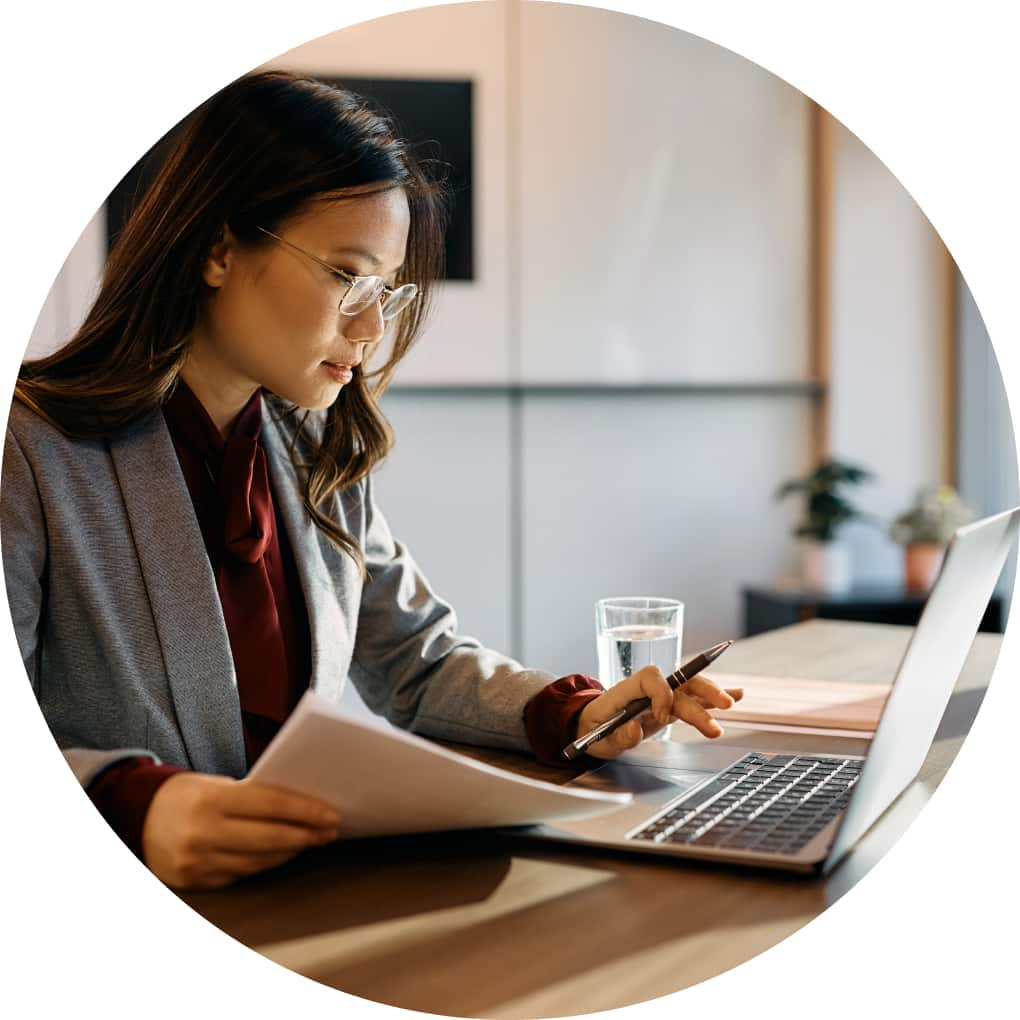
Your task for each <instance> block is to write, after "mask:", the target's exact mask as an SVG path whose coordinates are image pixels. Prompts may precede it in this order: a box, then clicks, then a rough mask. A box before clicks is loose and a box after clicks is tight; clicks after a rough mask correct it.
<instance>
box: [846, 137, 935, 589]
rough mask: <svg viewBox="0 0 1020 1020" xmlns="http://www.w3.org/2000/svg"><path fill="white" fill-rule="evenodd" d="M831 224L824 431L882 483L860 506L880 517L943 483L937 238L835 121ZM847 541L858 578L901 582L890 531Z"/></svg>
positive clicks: (869, 489)
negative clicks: (828, 383) (828, 376)
mask: <svg viewBox="0 0 1020 1020" xmlns="http://www.w3.org/2000/svg"><path fill="white" fill-rule="evenodd" d="M837 130H838V148H837V162H836V167H837V169H836V180H835V196H834V202H835V217H834V227H833V262H832V265H833V290H832V362H831V388H830V408H831V419H830V436H831V448H832V451H833V453H834V454H836V455H838V456H840V457H843V458H845V459H847V460H850V461H853V462H856V463H860V464H862V465H863V466H864V467H867V468H870V469H871V470H873V471H874V472H875V473H876V474H877V476H878V480H877V482H876V483H874V484H870V485H866V486H864V487H862V488H860V489H859V490H858V494H857V495H856V496H855V501H856V502H857V503H859V505H860V506H862V507H863V508H866V509H867V510H869V511H870V512H872V513H875V514H879V515H881V516H882V517H883V518H885V519H886V520H888V519H889V518H891V517H894V516H896V515H897V514H899V513H900V512H902V511H903V510H905V509H907V507H908V506H909V505H910V503H911V502H912V500H913V497H914V495H915V492H916V490H917V488H918V487H919V486H921V485H925V484H935V483H939V482H941V481H942V480H943V479H942V478H941V473H942V469H941V466H942V435H943V426H942V421H941V408H940V393H941V386H942V376H941V364H940V354H939V321H938V308H939V290H938V287H939V243H940V242H939V240H938V237H937V235H936V234H935V231H934V230H933V229H932V227H931V225H930V224H929V223H928V220H927V219H926V218H925V216H924V214H923V213H922V212H921V210H920V209H919V208H918V207H917V205H916V203H915V202H914V200H913V199H912V198H911V197H910V195H909V194H907V192H906V191H905V190H904V189H903V187H902V186H901V185H900V184H899V182H898V181H897V180H896V178H895V177H893V175H892V174H891V173H890V172H889V171H888V170H887V169H886V168H885V166H884V165H883V164H882V163H881V161H880V160H879V159H878V158H877V157H876V156H875V155H874V153H872V152H871V150H870V149H868V148H867V146H865V145H864V144H863V143H862V142H861V141H860V140H859V139H858V138H857V137H856V136H855V135H854V134H852V133H851V132H850V131H848V130H847V129H846V128H844V127H842V126H841V125H840V126H839V127H838V129H837ZM846 538H847V541H848V543H849V544H850V546H851V550H852V553H853V557H854V572H855V575H856V576H857V577H858V578H860V579H862V580H873V581H883V580H886V581H898V580H899V579H900V578H901V577H902V555H901V551H900V549H899V547H898V546H896V545H894V544H893V543H892V542H891V541H890V539H889V538H888V537H887V534H886V530H885V529H884V528H883V529H876V528H871V527H866V526H863V525H855V526H853V527H851V528H848V529H847V531H846Z"/></svg>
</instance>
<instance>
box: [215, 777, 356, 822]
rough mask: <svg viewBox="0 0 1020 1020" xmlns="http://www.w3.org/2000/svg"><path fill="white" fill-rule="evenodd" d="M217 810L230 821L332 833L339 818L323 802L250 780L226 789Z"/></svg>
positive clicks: (244, 780) (243, 780)
mask: <svg viewBox="0 0 1020 1020" xmlns="http://www.w3.org/2000/svg"><path fill="white" fill-rule="evenodd" d="M219 807H220V809H221V811H222V813H223V814H224V815H225V816H227V817H230V818H247V819H255V818H259V819H263V820H266V821H274V822H290V823H291V824H293V825H302V826H305V827H307V828H310V829H319V830H322V829H325V830H330V829H335V828H336V827H337V826H338V825H339V824H340V816H339V815H338V814H337V812H336V810H335V809H334V808H332V807H330V805H329V804H327V803H326V802H325V801H321V800H318V799H317V798H315V797H306V796H304V794H300V793H294V792H293V791H292V790H284V789H281V788H280V787H278V786H268V785H267V784H265V783H254V782H252V781H251V780H250V779H242V780H241V781H240V782H237V783H233V784H232V785H231V786H230V787H228V788H226V789H225V790H224V791H223V795H222V797H221V798H220V800H219Z"/></svg>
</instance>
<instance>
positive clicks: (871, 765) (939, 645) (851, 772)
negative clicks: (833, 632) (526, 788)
mask: <svg viewBox="0 0 1020 1020" xmlns="http://www.w3.org/2000/svg"><path fill="white" fill-rule="evenodd" d="M1018 527H1020V507H1017V508H1015V509H1013V510H1008V511H1006V512H1004V513H1000V514H997V515H995V516H993V517H987V518H985V519H984V520H981V521H976V522H975V523H973V524H969V525H967V526H965V527H963V528H960V529H959V530H958V531H957V532H956V534H955V535H954V537H953V540H952V541H951V542H950V544H949V548H948V550H947V551H946V557H945V560H944V562H943V565H942V569H941V571H940V573H939V576H938V579H937V581H936V583H935V585H934V586H933V588H932V591H931V593H930V595H929V596H928V599H927V602H926V603H925V607H924V611H923V613H922V614H921V618H920V620H919V622H918V625H917V628H916V629H915V631H914V633H913V635H912V636H911V639H910V643H909V644H908V646H907V650H906V653H905V654H904V656H903V659H902V661H901V662H900V665H899V668H898V670H897V673H896V677H895V680H894V681H893V685H892V689H891V691H890V694H889V698H888V700H887V701H886V704H885V706H884V708H883V711H882V716H881V719H880V720H879V725H878V728H877V730H876V731H875V735H874V738H873V739H872V742H871V744H870V747H869V749H868V753H867V756H866V757H865V758H861V757H850V756H846V755H837V756H834V757H832V758H829V757H828V756H827V755H824V754H807V755H805V754H801V755H794V754H777V753H775V752H761V753H758V752H752V751H748V750H746V749H741V748H734V747H720V746H713V745H712V744H710V743H706V744H704V745H688V744H680V743H673V742H670V741H662V742H654V741H648V742H645V743H644V744H642V745H641V746H640V747H638V748H635V749H634V750H633V751H630V752H627V753H625V754H624V755H622V756H621V757H619V758H617V759H615V760H614V761H611V762H607V763H606V764H605V765H603V766H600V767H599V768H597V769H594V770H592V771H590V772H587V773H585V774H584V775H583V776H580V777H579V778H578V779H575V780H573V782H572V783H571V784H569V785H576V786H582V787H585V788H588V789H598V790H608V791H613V792H621V791H626V792H629V793H631V794H633V797H634V799H633V801H632V802H631V803H630V804H628V805H626V806H625V807H621V808H619V809H617V810H615V811H611V812H607V813H605V814H602V815H598V816H597V817H594V818H587V819H581V820H575V821H569V822H562V823H548V824H545V825H540V826H534V827H531V828H529V829H527V830H526V832H527V834H528V835H529V836H536V837H539V838H542V839H552V840H562V841H568V842H575V843H581V844H584V845H588V846H603V847H610V848H613V849H620V850H627V851H633V852H635V853H651V854H659V855H666V856H671V857H682V858H688V859H689V858H697V859H699V860H706V861H719V862H727V863H729V864H736V865H741V864H743V865H751V866H754V867H756V868H762V867H765V868H777V869H782V870H785V871H803V872H824V873H828V872H829V871H831V870H832V869H833V868H834V867H835V866H836V865H837V864H838V863H839V861H840V860H842V858H843V857H844V856H845V855H846V854H847V853H848V852H849V850H850V849H851V848H852V847H853V846H854V845H855V844H856V843H857V841H858V840H859V839H861V837H862V836H864V834H865V833H866V832H867V831H868V830H869V829H870V828H871V826H872V825H873V824H874V822H875V821H876V820H877V819H878V818H879V816H880V815H881V814H882V813H883V812H884V811H885V810H886V808H887V807H889V805H890V804H892V802H893V801H894V800H896V798H897V797H899V795H900V794H901V793H902V792H903V790H904V789H906V787H907V786H908V785H909V784H910V783H911V781H912V780H913V779H914V777H915V776H916V775H917V772H918V770H919V769H920V767H921V764H922V763H923V761H924V759H925V756H926V755H927V753H928V750H929V748H930V746H931V743H932V740H933V739H934V736H935V732H936V730H937V728H938V725H939V722H940V720H941V718H942V714H943V712H944V711H945V709H946V705H947V704H948V702H949V698H950V696H951V694H952V691H953V687H954V686H955V684H956V681H957V678H958V677H959V675H960V671H961V670H962V668H963V665H964V662H965V660H966V658H967V654H968V652H969V650H970V647H971V644H972V643H973V641H974V636H975V634H976V633H977V629H978V625H979V624H980V622H981V617H982V615H983V614H984V612H985V609H986V608H987V606H988V601H989V599H990V598H991V595H992V592H993V590H994V588H995V584H996V581H997V580H998V577H999V575H1000V573H1001V571H1002V568H1003V565H1004V564H1005V561H1006V557H1007V555H1008V554H1009V550H1010V547H1011V546H1012V544H1013V541H1014V538H1015V536H1016V534H1017V529H1018ZM788 786H789V787H790V790H792V789H794V787H796V789H798V790H800V789H808V788H810V789H811V790H813V791H814V793H813V796H812V797H808V798H807V800H805V804H807V803H809V802H810V801H811V800H812V799H814V797H818V796H819V794H824V799H822V800H821V806H820V807H819V806H817V805H816V807H815V809H814V815H813V816H812V819H813V820H812V821H811V824H810V827H809V828H808V830H807V831H808V833H809V835H808V837H805V836H804V835H803V834H802V831H803V830H798V829H797V828H796V827H795V826H792V825H791V826H790V827H789V828H788V830H787V831H786V832H785V836H788V837H789V838H778V837H777V838H773V839H771V840H770V839H769V838H768V837H769V832H766V833H765V834H764V835H763V836H761V837H760V838H756V839H755V840H749V839H748V838H746V837H744V835H743V833H742V832H741V833H738V835H739V836H740V838H741V841H742V842H744V843H745V844H746V843H747V842H749V841H750V842H752V843H753V844H755V845H752V847H751V848H750V849H738V848H736V847H735V846H733V845H726V843H727V842H731V839H732V838H727V837H726V835H725V831H722V832H720V831H719V830H718V826H720V825H723V824H724V823H725V822H726V821H727V817H736V816H737V813H738V812H739V811H740V810H741V809H742V810H743V811H744V817H750V818H751V819H752V821H754V820H755V815H754V811H755V810H757V808H755V809H753V810H751V809H750V806H751V805H755V804H758V805H764V807H765V808H767V807H768V806H769V802H768V799H769V797H770V796H772V797H773V798H775V797H776V796H777V795H778V794H780V793H782V792H783V791H784V788H786V787H788ZM745 787H746V788H747V789H749V790H751V791H752V792H750V793H743V794H742V793H741V792H740V791H741V790H742V789H743V788H745ZM770 791H772V792H770ZM787 792H788V793H789V791H787ZM741 797H743V800H741ZM752 797H754V798H756V799H755V800H752V799H751V798H752ZM798 810H799V809H798ZM795 813H796V812H794V813H793V814H795ZM792 816H793V815H792V814H791V815H790V816H788V817H792ZM759 817H761V818H765V817H766V815H765V814H764V812H763V813H762V814H761V815H760V816H759ZM699 820H700V821H699ZM713 820H714V821H713ZM733 824H736V823H733ZM747 824H750V823H747V822H741V823H740V825H738V826H737V828H738V829H742V828H744V827H745V825H747ZM772 824H773V829H772V830H769V831H770V832H774V831H775V828H774V825H775V823H772ZM819 824H821V825H822V826H823V827H822V828H821V829H817V826H818V825H819ZM713 830H715V836H714V837H713V834H712V833H713ZM815 830H816V831H815ZM518 831H520V830H518ZM699 831H700V832H701V834H700V835H696V834H697V833H698V832H699ZM812 831H813V834H810V833H811V832H812ZM798 833H801V834H800V835H798ZM692 837H694V841H693V842H691V841H690V840H691V838H692ZM805 839H806V841H805ZM706 840H707V841H708V843H709V844H711V843H712V842H713V841H714V842H715V843H716V844H717V845H704V842H705V841H706ZM798 843H799V844H801V845H798Z"/></svg>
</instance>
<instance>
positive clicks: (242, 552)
mask: <svg viewBox="0 0 1020 1020" xmlns="http://www.w3.org/2000/svg"><path fill="white" fill-rule="evenodd" d="M163 415H164V417H165V419H166V423H167V426H168V428H169V430H170V437H171V439H172V440H173V444H174V449H175V450H176V451H177V458H178V460H179V461H180V465H181V470H182V472H183V474H184V480H185V482H186V483H187V486H188V492H189V493H190V495H191V499H192V503H193V504H194V507H195V514H196V516H197V518H198V524H199V527H200V529H201V531H202V537H203V539H204V541H205V547H206V552H207V553H208V555H209V561H210V564H211V566H212V570H213V575H214V577H215V579H216V588H217V591H218V593H219V596H220V603H221V605H222V607H223V618H224V621H225V623H226V627H227V635H228V638H229V641H230V650H231V653H232V655H233V659H234V670H235V673H236V676H237V691H238V696H239V700H240V703H241V721H242V724H243V729H244V746H245V754H246V757H247V761H248V767H249V768H250V767H251V766H252V765H253V764H254V763H255V761H256V759H257V758H258V757H259V755H260V754H261V753H262V751H263V750H265V748H266V746H267V745H268V744H269V742H270V741H271V740H272V738H273V736H274V735H275V734H276V732H277V730H278V729H279V728H280V726H281V725H282V724H283V722H284V720H285V719H286V718H287V716H288V715H289V714H290V712H291V711H292V710H293V708H294V706H295V705H296V704H297V702H298V701H299V700H300V698H301V695H302V694H303V693H304V690H305V688H306V687H307V686H308V681H309V677H310V673H311V663H310V654H311V653H310V650H311V638H310V635H309V630H308V616H307V612H306V609H305V603H304V597H303V594H302V591H301V586H300V583H299V581H298V576H297V570H296V567H295V564H294V558H293V555H292V553H291V549H290V544H289V542H288V540H287V534H286V530H285V528H284V526H283V522H282V521H281V519H280V515H279V512H278V511H277V510H276V508H275V505H274V502H273V497H272V490H271V487H270V482H269V472H268V465H267V462H266V454H265V450H264V449H263V446H262V444H261V442H260V440H259V437H260V433H261V428H262V397H261V392H260V391H256V393H255V394H254V395H253V396H252V398H251V400H249V401H248V403H247V404H246V405H245V407H244V409H243V410H242V411H241V413H240V415H239V416H238V418H237V420H236V422H235V424H234V426H233V428H232V430H231V433H230V436H229V438H228V439H227V440H226V441H224V440H223V438H222V436H221V435H220V432H219V430H218V429H217V428H216V426H215V424H214V423H213V421H212V419H211V418H210V417H209V415H208V414H207V412H206V410H205V408H204V407H203V406H202V404H201V403H200V401H199V400H198V398H197V397H196V396H195V395H194V394H193V393H192V391H191V390H190V389H189V388H188V386H187V385H186V384H185V382H184V380H183V379H180V380H179V381H178V385H177V387H176V389H175V391H174V393H173V395H172V396H171V398H170V399H169V400H168V401H167V403H166V405H165V406H164V408H163ZM602 690H603V688H602V686H601V685H600V684H599V683H598V681H597V680H593V679H592V678H591V677H586V676H581V675H580V674H575V675H573V676H569V677H563V678H561V679H560V680H557V681H555V682H554V683H552V684H550V685H549V686H548V687H546V688H544V689H543V690H541V691H539V693H538V694H537V695H535V697H534V698H532V699H531V700H530V701H529V702H528V704H527V706H526V708H525V711H524V725H525V730H526V732H527V735H528V740H529V742H530V743H531V746H532V749H533V750H534V752H535V754H536V756H537V757H538V759H539V760H540V761H542V762H545V763H546V764H555V765H560V764H564V762H563V761H562V760H561V759H560V758H559V752H560V751H561V749H562V748H563V747H565V746H566V745H567V744H568V743H570V741H571V740H573V739H574V733H573V731H572V727H573V725H574V720H575V717H576V715H577V714H578V713H579V712H580V711H581V709H582V708H583V707H584V705H585V704H587V702H588V701H589V700H590V699H591V698H593V697H598V695H599V694H601V693H602ZM180 771H183V770H181V769H179V768H177V767H176V766H173V765H155V764H153V762H152V760H151V759H149V758H144V757H140V756H139V757H136V758H128V759H125V760H124V761H120V762H117V763H116V764H115V765H113V766H111V767H110V768H108V769H106V770H105V771H104V772H103V773H101V775H100V776H99V777H97V778H96V779H95V780H94V781H93V782H92V783H91V784H90V786H89V789H88V792H89V796H90V797H91V798H92V801H93V803H94V804H95V805H96V807H97V808H98V809H99V811H100V812H101V813H102V814H103V816H104V818H105V819H106V821H107V822H108V823H109V824H110V826H111V827H112V828H113V829H114V830H115V831H116V832H117V833H118V835H119V836H120V837H121V839H123V840H124V842H125V843H127V845H128V846H129V847H130V848H131V849H132V850H133V851H134V852H135V853H136V854H137V855H138V856H139V857H141V856H142V852H141V836H142V827H143V825H144V823H145V814H146V812H147V811H148V807H149V803H150V802H151V801H152V798H153V797H154V796H155V794H156V791H157V790H158V789H159V787H160V786H161V785H162V783H163V782H165V781H166V780H167V779H169V778H170V776H172V775H174V774H175V773H177V772H180Z"/></svg>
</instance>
